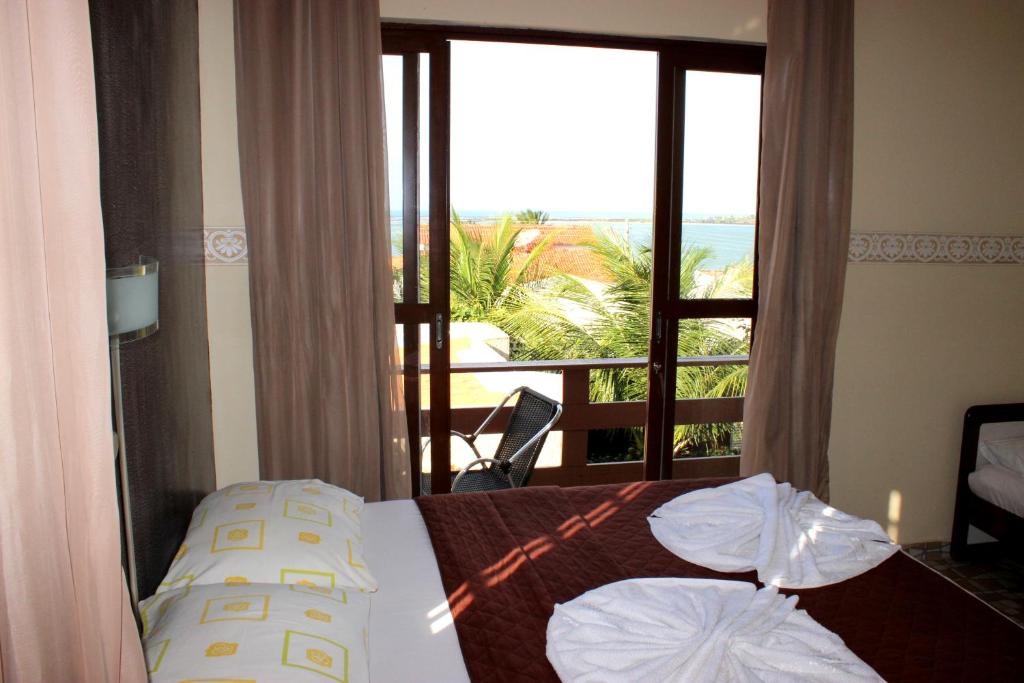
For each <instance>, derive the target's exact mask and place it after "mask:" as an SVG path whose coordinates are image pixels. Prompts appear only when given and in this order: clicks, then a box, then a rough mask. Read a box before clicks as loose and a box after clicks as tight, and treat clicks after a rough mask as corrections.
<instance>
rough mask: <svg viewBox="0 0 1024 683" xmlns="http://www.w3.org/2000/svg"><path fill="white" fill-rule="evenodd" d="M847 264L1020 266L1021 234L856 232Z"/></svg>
mask: <svg viewBox="0 0 1024 683" xmlns="http://www.w3.org/2000/svg"><path fill="white" fill-rule="evenodd" d="M849 260H850V263H990V264H998V263H1013V264H1024V235H1012V236H1011V235H950V234H937V233H936V234H932V233H893V232H857V233H853V234H852V235H850V253H849Z"/></svg>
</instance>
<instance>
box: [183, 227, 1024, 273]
mask: <svg viewBox="0 0 1024 683" xmlns="http://www.w3.org/2000/svg"><path fill="white" fill-rule="evenodd" d="M203 233H204V237H205V242H206V265H210V266H237V265H245V264H247V263H248V262H249V249H248V245H247V243H246V239H245V228H241V227H235V228H204V230H203ZM848 258H849V262H850V263H988V264H1000V263H1006V264H1018V265H1020V264H1024V235H950V234H938V233H898V232H855V233H853V234H851V235H850V252H849V256H848Z"/></svg>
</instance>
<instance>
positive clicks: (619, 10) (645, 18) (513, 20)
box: [380, 0, 765, 43]
mask: <svg viewBox="0 0 1024 683" xmlns="http://www.w3.org/2000/svg"><path fill="white" fill-rule="evenodd" d="M380 16H381V18H382V19H384V20H392V21H415V22H436V23H456V24H465V25H470V26H474V25H475V26H504V27H514V28H535V29H552V30H561V31H578V32H586V33H610V34H614V35H627V36H628V35H635V36H652V37H666V38H713V39H717V40H737V41H746V42H756V43H763V42H764V41H765V32H764V31H765V0H731V1H730V2H718V1H716V0H632V1H631V2H622V0H556V1H552V0H517V1H516V2H503V1H502V0H381V2H380Z"/></svg>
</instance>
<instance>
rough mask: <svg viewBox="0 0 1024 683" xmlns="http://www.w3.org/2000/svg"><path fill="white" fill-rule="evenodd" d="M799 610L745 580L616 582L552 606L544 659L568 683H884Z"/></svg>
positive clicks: (771, 589)
mask: <svg viewBox="0 0 1024 683" xmlns="http://www.w3.org/2000/svg"><path fill="white" fill-rule="evenodd" d="M796 603H797V598H796V597H795V596H792V597H789V598H786V597H784V596H781V595H779V594H778V589H776V588H774V587H767V588H762V589H761V590H757V588H756V587H755V586H754V585H753V584H751V583H746V582H742V581H715V580H706V579H704V580H702V579H667V578H666V579H630V580H627V581H619V582H617V583H612V584H608V585H607V586H602V587H600V588H597V589H595V590H592V591H588V592H586V593H584V594H583V595H581V596H579V597H578V598H575V599H574V600H571V601H569V602H567V603H565V604H562V605H556V606H555V612H554V614H553V615H552V617H551V619H550V620H549V621H548V630H547V656H548V660H549V661H550V662H551V665H552V666H553V667H554V669H555V672H556V673H557V674H558V676H559V678H561V680H562V681H566V682H568V681H572V682H574V683H591V682H593V683H596V682H598V681H600V682H602V683H605V682H611V681H650V682H652V683H654V682H657V681H680V682H682V681H686V682H688V683H690V682H697V683H703V682H708V683H711V682H716V683H717V682H721V681H788V680H804V681H821V682H826V681H828V682H833V681H834V682H837V683H838V682H847V681H880V680H881V678H879V676H878V674H877V673H875V671H874V670H873V669H872V668H871V667H870V666H868V665H867V664H865V663H864V662H863V661H861V660H860V659H859V658H858V657H857V656H856V655H855V654H853V652H851V651H850V649H849V648H847V647H846V645H845V644H844V643H843V641H842V639H841V638H839V636H837V635H835V634H834V633H832V632H831V631H829V630H828V629H826V628H825V627H823V626H822V625H821V624H819V623H818V622H816V621H815V620H814V619H812V618H811V617H810V616H809V615H808V614H807V613H806V612H804V611H803V610H798V609H796Z"/></svg>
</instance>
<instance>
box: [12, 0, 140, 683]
mask: <svg viewBox="0 0 1024 683" xmlns="http://www.w3.org/2000/svg"><path fill="white" fill-rule="evenodd" d="M98 157H99V150H98V143H97V136H96V100H95V89H94V84H93V61H92V42H91V37H90V33H89V7H88V3H87V1H86V0H47V1H45V2H43V1H39V2H33V1H28V2H25V1H21V0H10V1H7V2H3V3H2V4H0V683H3V682H6V683H15V682H21V681H25V682H26V683H28V682H33V683H34V682H36V681H76V682H81V683H93V682H96V683H101V682H102V683H107V682H109V681H144V680H145V679H146V671H145V665H144V664H143V659H142V649H141V646H140V644H139V637H138V633H137V631H136V629H135V623H134V619H133V618H132V614H131V607H130V603H129V599H128V593H127V588H126V585H125V581H124V576H123V574H122V571H121V553H120V535H119V531H118V517H117V499H116V493H115V489H114V460H113V445H112V440H111V430H110V375H109V366H108V360H107V346H106V344H107V331H106V304H105V299H104V297H105V290H104V287H105V285H104V257H103V228H102V223H101V217H100V195H99V175H98V171H99V168H98V167H99V158H98Z"/></svg>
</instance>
